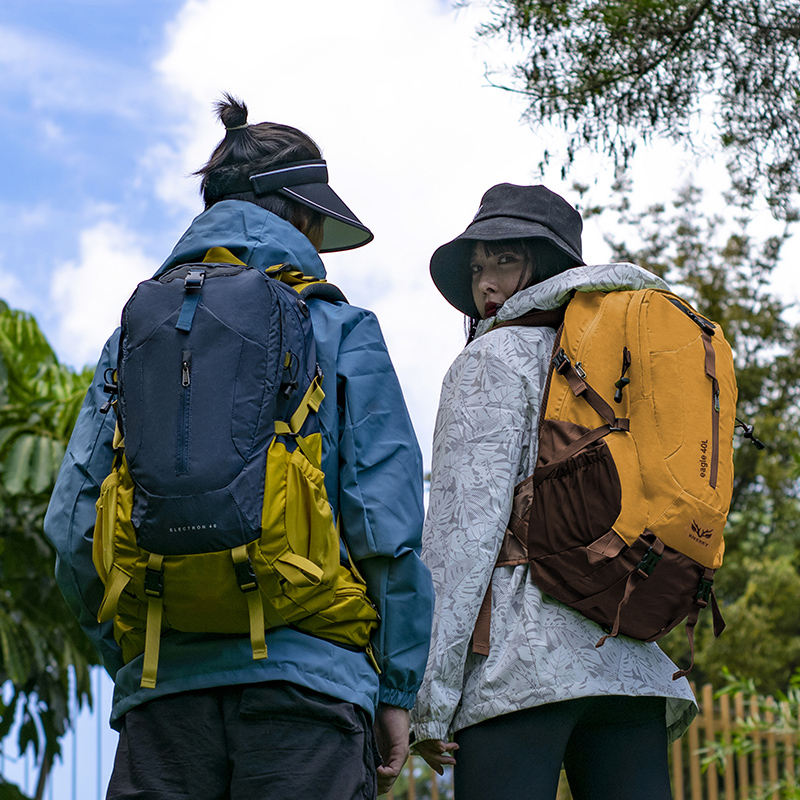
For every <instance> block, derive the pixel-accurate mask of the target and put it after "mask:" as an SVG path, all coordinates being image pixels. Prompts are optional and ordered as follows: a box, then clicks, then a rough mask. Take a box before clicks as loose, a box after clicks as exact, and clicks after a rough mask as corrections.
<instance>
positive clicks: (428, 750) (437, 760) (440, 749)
mask: <svg viewBox="0 0 800 800" xmlns="http://www.w3.org/2000/svg"><path fill="white" fill-rule="evenodd" d="M414 749H415V750H416V751H417V752H418V753H419V754H420V755H421V756H422V757H423V758H424V759H425V761H427V762H428V766H429V767H430V768H431V769H433V770H436V772H438V773H439V774H440V775H444V768H445V767H446V766H453V767H454V766H455V764H456V760H455V758H453V756H452V755H450V754H451V753H455V751H456V750H458V745H457V744H456V743H455V742H442V741H440V740H438V739H423V740H422V741H421V742H415V744H414Z"/></svg>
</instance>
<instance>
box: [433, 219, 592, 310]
mask: <svg viewBox="0 0 800 800" xmlns="http://www.w3.org/2000/svg"><path fill="white" fill-rule="evenodd" d="M505 239H546V240H547V241H549V242H551V243H552V244H554V245H555V246H556V247H557V248H558V249H559V250H561V252H563V253H565V254H566V255H567V256H569V257H570V258H571V259H572V260H573V261H574V262H575V265H576V266H579V265H581V264H583V259H582V258H581V256H580V255H579V254H578V253H576V252H575V250H573V248H572V247H570V246H569V245H568V244H567V243H566V242H565V241H564V240H563V239H561V237H559V236H557V235H556V234H555V233H553V231H551V230H550V229H549V228H546V227H545V226H544V225H540V224H539V223H538V222H532V221H530V220H526V219H519V218H518V217H489V218H488V219H482V220H479V221H478V222H473V223H472V224H471V225H470V226H469V227H468V228H467V229H466V230H465V231H464V233H462V234H461V236H457V237H456V238H455V239H453V241H452V242H448V243H447V244H443V245H442V246H441V247H439V248H438V249H437V250H436V252H434V254H433V256H431V266H430V270H431V278H433V282H434V284H435V285H436V288H437V289H438V290H439V291H440V292H441V293H442V295H443V296H444V298H445V300H447V302H448V303H450V305H452V306H455V308H457V309H458V310H459V311H461V312H462V313H463V314H466V315H467V316H468V317H472V318H473V319H479V318H480V316H481V315H480V312H479V311H478V308H477V306H476V305H475V300H474V299H473V297H472V279H471V276H470V273H469V271H468V269H467V267H468V261H469V258H470V256H471V254H472V248H473V245H474V244H475V242H491V241H498V240H505Z"/></svg>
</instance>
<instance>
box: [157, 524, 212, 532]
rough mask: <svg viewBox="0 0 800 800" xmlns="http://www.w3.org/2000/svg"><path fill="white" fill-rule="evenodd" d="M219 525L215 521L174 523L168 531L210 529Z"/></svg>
mask: <svg viewBox="0 0 800 800" xmlns="http://www.w3.org/2000/svg"><path fill="white" fill-rule="evenodd" d="M217 527H219V526H218V525H217V523H216V522H207V523H201V524H195V525H174V526H172V527H170V529H169V532H170V533H183V532H184V531H211V530H214V529H215V528H217Z"/></svg>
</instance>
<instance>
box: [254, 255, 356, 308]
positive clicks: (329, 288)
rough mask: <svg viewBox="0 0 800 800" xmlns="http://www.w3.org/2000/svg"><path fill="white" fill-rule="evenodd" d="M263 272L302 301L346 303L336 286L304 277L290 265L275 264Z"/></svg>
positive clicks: (322, 280)
mask: <svg viewBox="0 0 800 800" xmlns="http://www.w3.org/2000/svg"><path fill="white" fill-rule="evenodd" d="M264 272H265V273H266V274H267V275H269V276H270V277H271V278H275V280H278V281H280V282H281V283H285V284H286V285H287V286H291V287H292V289H294V290H295V291H296V292H297V293H298V294H299V295H300V297H302V298H303V300H308V298H309V297H320V298H322V299H323V300H327V301H328V302H329V303H336V302H339V301H340V302H343V303H347V302H348V301H347V298H346V297H345V296H344V292H342V290H341V289H340V288H339V287H338V286H336V285H335V284H333V283H328V281H326V280H324V279H321V278H314V277H313V276H311V275H304V274H303V273H302V272H301V271H300V270H299V269H297V267H294V266H292V265H291V264H275V266H273V267H267V269H265V270H264Z"/></svg>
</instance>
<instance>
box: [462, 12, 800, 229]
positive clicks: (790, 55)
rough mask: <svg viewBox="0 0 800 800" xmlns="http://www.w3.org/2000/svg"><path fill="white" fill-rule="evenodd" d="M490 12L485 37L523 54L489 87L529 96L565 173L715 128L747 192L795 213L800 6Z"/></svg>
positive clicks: (530, 114) (530, 110) (535, 120)
mask: <svg viewBox="0 0 800 800" xmlns="http://www.w3.org/2000/svg"><path fill="white" fill-rule="evenodd" d="M466 2H468V0H466ZM466 2H465V4H466ZM488 5H489V8H490V11H491V21H490V22H489V23H487V24H485V25H484V26H483V27H482V28H481V29H480V30H479V33H480V34H481V35H484V36H489V37H500V38H505V39H507V40H508V42H509V43H512V44H516V45H519V46H520V47H521V48H522V50H523V51H524V53H525V55H524V56H523V58H522V60H521V61H520V62H519V63H518V64H517V65H516V66H514V67H513V68H512V70H511V72H510V75H506V76H503V77H501V78H497V77H493V78H492V80H493V81H497V80H499V81H500V82H501V84H502V85H503V87H504V88H508V89H510V90H512V91H515V92H521V93H523V94H525V95H526V96H527V99H528V107H527V110H526V118H527V121H528V122H529V123H530V124H531V125H532V126H534V127H535V126H536V125H537V124H539V123H541V122H554V123H557V124H558V125H559V126H560V127H562V128H563V130H564V131H565V132H566V134H567V136H566V153H565V154H564V155H565V164H566V165H568V164H569V163H571V162H572V159H573V157H574V154H575V152H576V150H577V148H578V147H580V146H582V145H589V146H591V147H593V148H595V149H597V150H598V151H601V152H605V153H607V154H609V155H611V156H612V157H613V159H614V160H615V162H616V164H617V166H618V167H624V166H626V165H627V164H628V162H629V159H630V157H631V156H632V155H633V152H634V150H635V148H636V145H637V143H638V142H648V141H651V140H654V139H657V138H667V139H671V140H673V141H676V142H683V143H685V144H691V143H692V141H693V139H694V138H695V137H696V133H697V131H698V122H701V121H702V122H705V123H712V124H713V129H714V131H715V133H716V137H717V139H718V143H719V145H720V146H721V147H722V148H723V150H724V151H725V153H726V155H727V161H728V167H729V170H730V172H731V175H732V177H733V178H734V180H735V181H736V182H737V184H738V185H739V187H740V189H741V190H743V191H744V192H745V193H748V194H753V193H754V192H755V190H756V188H759V187H760V188H761V189H763V191H764V194H765V196H766V198H767V199H768V201H769V203H770V205H771V206H772V208H773V212H774V213H776V214H777V215H785V214H787V213H791V209H790V201H791V198H792V196H793V195H795V193H796V192H797V190H798V186H800V89H798V87H800V4H798V3H797V2H796V0H489V3H488ZM710 127H711V125H708V124H707V125H706V128H710ZM551 155H552V154H551V153H549V152H547V151H545V153H544V158H543V163H545V162H547V161H548V160H549V158H550V157H551Z"/></svg>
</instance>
